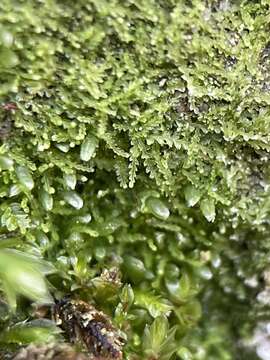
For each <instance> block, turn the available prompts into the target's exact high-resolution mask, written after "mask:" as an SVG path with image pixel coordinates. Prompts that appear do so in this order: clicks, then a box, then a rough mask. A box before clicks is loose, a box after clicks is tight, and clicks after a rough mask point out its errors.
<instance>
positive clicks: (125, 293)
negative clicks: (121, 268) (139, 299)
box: [120, 284, 134, 311]
mask: <svg viewBox="0 0 270 360" xmlns="http://www.w3.org/2000/svg"><path fill="white" fill-rule="evenodd" d="M120 299H121V301H122V303H123V304H124V309H125V311H127V310H128V309H129V308H130V307H131V305H132V304H133V301H134V292H133V290H132V287H131V285H129V284H127V285H125V286H124V287H123V289H122V292H121V295H120Z"/></svg>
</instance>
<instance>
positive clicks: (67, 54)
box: [0, 0, 270, 360]
mask: <svg viewBox="0 0 270 360" xmlns="http://www.w3.org/2000/svg"><path fill="white" fill-rule="evenodd" d="M269 14H270V12H269V4H268V1H267V0H261V1H248V0H246V1H240V0H238V1H233V0H222V1H214V0H209V1H206V0H205V1H203V0H192V1H184V0H181V1H176V0H158V1H154V0H149V1H142V0H128V1H121V0H110V1H103V0H98V1H92V0H88V1H83V0H80V1H76V2H73V3H72V4H71V3H70V2H69V1H66V0H61V1H60V0H57V1H52V0H40V1H37V0H27V1H20V0H2V1H1V4H0V24H1V27H0V70H1V71H0V102H1V110H0V112H1V113H0V121H1V122H0V138H1V143H2V145H1V146H0V168H1V178H0V196H1V204H0V219H1V233H2V234H3V236H2V237H1V242H0V247H1V248H0V257H1V256H2V257H3V258H5V259H6V257H5V256H7V254H9V256H10V254H11V253H10V250H9V249H8V248H11V247H15V248H16V249H17V250H16V251H17V252H16V256H15V255H14V256H15V257H14V260H13V261H14V262H15V264H16V266H17V267H18V266H20V267H21V272H22V273H26V274H28V279H29V277H30V278H31V279H32V281H33V282H34V279H36V280H35V281H38V282H39V284H42V286H41V287H40V288H38V287H37V290H36V291H33V292H30V294H29V296H28V297H29V298H30V299H32V300H38V299H39V301H40V302H42V301H45V299H48V296H49V294H48V291H50V293H51V294H52V295H54V296H55V297H61V296H64V295H65V294H69V293H72V296H73V297H75V298H81V299H83V300H86V301H88V302H91V303H94V304H95V306H97V308H99V309H100V310H103V311H105V312H107V313H108V314H109V315H110V316H112V318H113V319H114V321H115V323H116V325H118V327H119V328H121V329H122V330H123V332H124V333H126V336H127V345H126V348H125V352H126V353H125V356H126V358H127V359H132V358H134V357H135V355H136V354H137V355H138V356H139V357H140V358H141V357H142V356H144V357H145V359H150V358H151V359H152V358H153V356H160V358H161V359H167V358H168V359H169V357H168V354H170V356H171V358H172V359H173V358H176V357H177V356H178V358H182V359H186V358H188V357H187V356H189V355H187V354H191V355H190V356H192V358H194V359H208V360H209V359H217V358H218V359H224V360H227V359H236V358H237V356H238V357H239V355H237V354H238V353H239V350H238V344H239V339H241V341H242V340H243V339H244V338H246V337H247V336H249V334H251V331H252V326H253V324H254V322H255V321H257V320H258V319H259V318H260V316H261V315H260V314H262V313H263V314H264V317H267V314H268V313H267V308H265V307H262V305H261V304H260V303H259V302H258V301H257V300H256V294H257V293H258V291H260V290H262V289H263V288H264V286H266V285H265V283H264V280H263V279H262V274H263V272H264V271H265V270H266V269H267V266H268V257H269V255H268V254H269V245H268V236H269V220H268V217H269V209H270V203H269V175H270V174H269V166H268V160H269V133H270V132H269V130H270V129H269V103H270V102H269V75H268V74H269V66H270V65H269V64H270V62H269V24H268V23H269ZM5 234H11V235H9V236H8V235H7V236H5ZM30 255H31V258H29V256H30ZM27 256H28V258H27ZM18 258H19V260H18ZM27 259H28V260H27ZM41 259H43V260H41ZM10 264H12V261H10ZM29 264H30V265H29ZM251 265H252V266H251ZM48 266H50V271H49V272H48V271H47V270H45V269H47V267H48ZM115 268H116V269H117V270H115V271H116V272H119V274H120V273H122V284H131V287H132V289H133V290H132V294H133V295H132V296H131V295H130V291H131V290H130V291H127V288H128V289H131V288H130V287H127V285H126V287H124V289H125V291H124V290H122V287H123V285H119V286H118V285H116V284H115V283H114V281H108V279H105V280H104V271H105V272H106V271H111V269H115ZM52 269H53V270H52ZM0 271H1V274H2V275H1V279H2V282H1V288H2V294H3V297H5V298H6V299H8V300H9V302H10V304H11V305H12V306H13V309H14V308H15V306H16V304H17V309H18V310H17V312H18V313H20V314H21V315H20V316H21V317H22V318H23V317H24V318H27V317H29V316H30V315H29V314H30V309H29V304H25V300H23V299H22V298H21V297H18V296H17V295H24V296H25V295H26V297H27V294H25V292H23V291H22V289H20V288H17V287H16V285H15V286H14V279H13V278H14V274H12V271H10V274H9V276H7V274H6V269H2V270H1V266H0ZM254 274H255V280H254V281H255V285H254V287H251V286H250V284H251V282H250V279H251V278H252V277H254ZM45 275H47V278H46V279H47V280H46V281H47V287H48V289H49V290H46V289H45V288H44V286H45V285H44V284H45V283H44V276H45ZM41 279H42V280H41ZM259 280H260V281H259ZM25 281H26V280H25ZM15 283H16V281H15ZM26 283H27V281H26ZM253 283H254V282H253ZM253 283H252V284H253ZM252 286H253V285H252ZM122 292H124V294H125V295H123V293H122ZM121 294H122V295H121ZM128 294H129V295H128ZM128 296H131V298H132V301H130V300H127V297H128ZM133 297H134V299H133ZM123 299H124V300H123ZM123 309H124V311H123ZM228 309H229V311H230V312H231V313H232V314H233V315H232V317H231V318H228V316H227V312H228ZM14 317H15V319H14ZM233 317H235V319H233ZM166 318H168V320H169V321H168V322H167V320H165V319H166ZM154 319H155V320H154ZM200 319H201V320H200ZM16 321H17V320H16V316H15V315H13V316H10V320H7V321H4V324H3V328H4V327H6V326H7V325H8V324H9V322H11V323H14V322H16ZM157 324H160V325H157ZM157 327H160V328H164V327H166V328H168V329H169V328H170V330H168V332H167V333H169V334H171V338H170V341H167V342H166V346H165V350H164V348H162V346H161V343H163V342H164V341H165V340H164V338H163V337H162V335H160V337H158V336H157V335H156V333H155V331H156V330H155V329H156V328H157ZM144 329H145V330H144ZM149 329H150V330H149ZM143 332H144V334H145V335H144V340H142V334H143ZM151 334H152V335H151ZM151 336H152V338H151ZM164 336H165V335H164ZM153 337H157V338H159V340H160V343H157V342H156V343H155V342H154V340H153ZM224 337H225V338H226V339H227V340H226V341H227V342H223V339H224ZM190 339H192V340H190ZM157 341H158V340H157ZM175 344H177V346H175ZM163 345H164V344H163ZM149 347H150V348H149ZM170 349H171V353H170ZM177 352H178V355H176V353H177ZM162 354H163V355H162ZM183 354H184V355H183ZM166 355H167V357H166ZM162 356H164V357H162ZM252 356H253V358H254V356H255V355H252ZM240 358H241V357H239V359H240Z"/></svg>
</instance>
